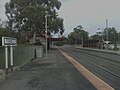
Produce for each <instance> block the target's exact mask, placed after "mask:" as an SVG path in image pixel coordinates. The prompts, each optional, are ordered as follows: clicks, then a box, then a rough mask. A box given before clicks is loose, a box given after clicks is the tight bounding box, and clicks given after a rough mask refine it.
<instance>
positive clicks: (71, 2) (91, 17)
mask: <svg viewBox="0 0 120 90" xmlns="http://www.w3.org/2000/svg"><path fill="white" fill-rule="evenodd" d="M60 1H61V2H62V6H61V8H60V10H59V11H58V13H59V16H60V17H62V18H63V19H64V27H65V33H64V35H68V34H69V33H70V32H72V31H73V29H74V28H75V27H77V26H78V25H82V26H83V28H84V29H85V30H86V31H88V32H89V33H90V35H93V34H95V33H96V32H99V31H100V30H98V28H101V31H102V29H104V28H105V27H106V19H107V20H108V27H115V28H116V29H117V31H119V32H120V0H60Z"/></svg>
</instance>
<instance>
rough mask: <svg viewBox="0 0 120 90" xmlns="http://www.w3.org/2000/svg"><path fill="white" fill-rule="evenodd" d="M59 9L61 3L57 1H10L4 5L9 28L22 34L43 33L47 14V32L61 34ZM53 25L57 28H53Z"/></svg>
mask: <svg viewBox="0 0 120 90" xmlns="http://www.w3.org/2000/svg"><path fill="white" fill-rule="evenodd" d="M60 7H61V2H60V1H58V0H10V2H9V3H6V5H5V8H6V15H7V17H8V19H9V21H8V23H9V27H10V28H11V29H15V30H17V31H24V32H27V31H45V15H46V14H47V15H48V31H49V32H53V31H54V32H55V33H57V32H61V33H63V32H64V27H63V19H62V18H59V17H58V15H57V10H59V9H60ZM46 11H47V13H46ZM54 23H56V25H57V26H54Z"/></svg>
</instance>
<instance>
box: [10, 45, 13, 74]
mask: <svg viewBox="0 0 120 90" xmlns="http://www.w3.org/2000/svg"><path fill="white" fill-rule="evenodd" d="M10 66H11V72H13V46H12V45H11V46H10Z"/></svg>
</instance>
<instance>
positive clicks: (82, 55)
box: [61, 47, 120, 90]
mask: <svg viewBox="0 0 120 90" xmlns="http://www.w3.org/2000/svg"><path fill="white" fill-rule="evenodd" d="M61 49H62V50H63V51H64V52H66V53H67V54H68V55H70V56H71V57H73V58H74V59H75V60H77V61H78V62H79V63H81V64H82V65H83V66H85V67H86V68H87V69H89V70H90V71H91V72H93V73H94V74H96V75H97V76H98V77H100V78H101V79H103V80H105V81H106V82H107V83H109V84H110V85H111V86H113V87H114V88H115V89H116V90H120V83H119V82H120V74H119V73H118V72H119V71H120V67H119V66H120V65H119V64H118V62H116V61H114V60H109V59H106V58H101V57H102V56H101V57H99V56H97V55H93V54H91V53H88V52H85V51H81V50H79V49H75V48H67V47H66V48H61ZM113 62H114V63H113Z"/></svg>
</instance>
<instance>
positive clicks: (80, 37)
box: [68, 25, 89, 44]
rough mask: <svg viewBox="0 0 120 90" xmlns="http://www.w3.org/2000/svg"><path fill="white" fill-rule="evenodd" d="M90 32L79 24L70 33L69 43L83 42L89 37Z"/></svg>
mask: <svg viewBox="0 0 120 90" xmlns="http://www.w3.org/2000/svg"><path fill="white" fill-rule="evenodd" d="M88 34H89V33H88V32H87V31H85V30H84V29H83V27H82V26H81V25H79V26H77V27H76V28H74V29H73V32H71V33H70V34H69V35H68V39H69V43H70V44H75V43H76V44H82V43H83V41H85V40H87V39H88V38H89V36H88Z"/></svg>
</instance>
